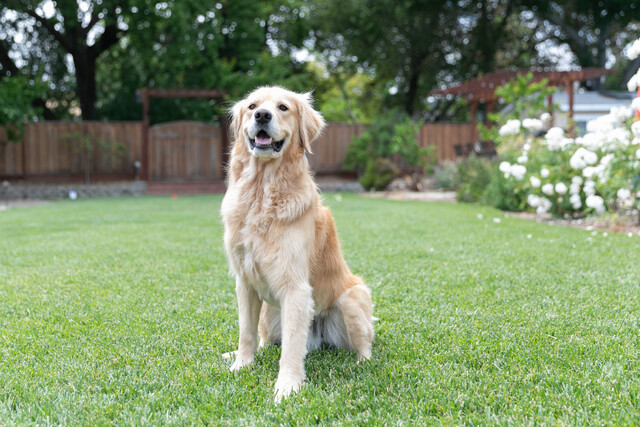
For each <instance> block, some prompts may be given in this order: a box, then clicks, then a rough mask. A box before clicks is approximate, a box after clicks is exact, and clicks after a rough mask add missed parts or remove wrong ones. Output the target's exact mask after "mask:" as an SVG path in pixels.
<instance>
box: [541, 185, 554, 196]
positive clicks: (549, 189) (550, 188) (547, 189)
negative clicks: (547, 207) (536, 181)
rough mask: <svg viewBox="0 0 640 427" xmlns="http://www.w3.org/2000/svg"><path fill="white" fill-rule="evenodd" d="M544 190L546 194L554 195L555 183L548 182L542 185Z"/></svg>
mask: <svg viewBox="0 0 640 427" xmlns="http://www.w3.org/2000/svg"><path fill="white" fill-rule="evenodd" d="M542 192H543V193H544V194H546V195H547V196H552V195H553V184H551V183H547V184H545V185H543V186H542Z"/></svg>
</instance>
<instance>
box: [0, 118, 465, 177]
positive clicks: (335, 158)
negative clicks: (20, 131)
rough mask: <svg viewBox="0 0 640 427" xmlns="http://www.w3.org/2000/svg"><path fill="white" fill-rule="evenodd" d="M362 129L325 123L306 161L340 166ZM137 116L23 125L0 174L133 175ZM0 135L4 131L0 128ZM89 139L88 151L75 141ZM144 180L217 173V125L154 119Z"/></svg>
mask: <svg viewBox="0 0 640 427" xmlns="http://www.w3.org/2000/svg"><path fill="white" fill-rule="evenodd" d="M365 129H366V127H365V126H363V125H350V124H340V123H331V124H329V125H328V126H327V127H326V129H325V131H324V132H323V135H322V136H321V137H320V139H319V140H317V141H315V142H314V143H313V144H312V150H313V154H311V155H309V162H310V164H311V167H312V169H313V170H314V171H316V172H317V173H324V174H333V173H340V172H343V168H342V162H343V160H344V157H345V154H346V152H347V148H348V146H349V144H350V143H351V140H352V139H353V137H355V136H359V135H361V134H362V133H363V132H364V131H365ZM142 135H143V125H142V123H141V122H78V123H72V122H42V123H35V124H30V125H28V126H27V127H26V132H25V135H24V137H23V139H22V141H20V142H18V143H9V144H7V145H6V146H4V147H0V178H2V179H7V178H8V179H11V178H15V179H31V180H42V181H50V180H55V179H58V180H63V179H70V178H73V179H83V178H84V176H85V172H86V170H87V160H88V157H87V154H92V156H90V157H91V158H90V159H89V160H90V164H89V170H90V171H91V175H92V178H93V179H100V180H107V179H133V178H134V177H135V173H136V169H135V167H134V163H135V162H137V161H142V159H143V156H142V147H143V144H142ZM417 137H418V138H419V141H420V145H421V146H423V147H424V146H428V145H435V146H436V148H437V153H438V158H439V161H441V162H442V161H447V160H455V158H456V146H463V145H464V146H468V145H469V144H471V143H472V142H473V139H474V131H473V128H472V127H471V125H469V124H440V123H433V124H431V123H430V124H425V125H423V126H422V128H421V129H420V133H419V135H418V136H417ZM0 140H4V131H3V130H2V129H1V128H0ZM87 141H93V142H94V143H96V142H97V145H96V146H95V150H94V151H93V153H88V152H87V150H86V148H83V142H87ZM149 142H150V146H149V162H150V165H149V170H150V177H151V180H152V181H197V180H199V181H207V180H209V181H210V180H221V179H223V164H222V162H223V160H222V159H223V155H222V154H223V153H222V130H221V129H220V128H217V127H213V126H210V125H206V124H202V123H193V122H176V123H166V124H160V125H155V126H152V127H151V128H150V135H149Z"/></svg>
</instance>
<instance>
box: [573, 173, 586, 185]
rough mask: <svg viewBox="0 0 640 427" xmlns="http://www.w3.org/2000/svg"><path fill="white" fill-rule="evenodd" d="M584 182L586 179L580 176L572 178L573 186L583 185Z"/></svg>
mask: <svg viewBox="0 0 640 427" xmlns="http://www.w3.org/2000/svg"><path fill="white" fill-rule="evenodd" d="M583 182H584V179H582V177H581V176H579V175H576V176H574V177H571V184H576V185H582V183H583Z"/></svg>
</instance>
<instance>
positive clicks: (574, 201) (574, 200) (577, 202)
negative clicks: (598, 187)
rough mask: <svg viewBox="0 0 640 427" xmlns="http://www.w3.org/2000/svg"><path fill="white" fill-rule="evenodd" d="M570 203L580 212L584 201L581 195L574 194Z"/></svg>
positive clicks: (570, 198)
mask: <svg viewBox="0 0 640 427" xmlns="http://www.w3.org/2000/svg"><path fill="white" fill-rule="evenodd" d="M569 202H571V206H573V209H576V210H578V209H580V208H581V207H582V199H581V198H580V195H579V194H572V195H571V197H569Z"/></svg>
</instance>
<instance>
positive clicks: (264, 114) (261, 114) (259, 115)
mask: <svg viewBox="0 0 640 427" xmlns="http://www.w3.org/2000/svg"><path fill="white" fill-rule="evenodd" d="M253 117H255V118H256V122H258V123H260V124H265V123H269V122H270V121H271V113H270V112H269V110H265V109H264V108H261V109H260V110H258V111H256V112H255V114H254V115H253Z"/></svg>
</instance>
